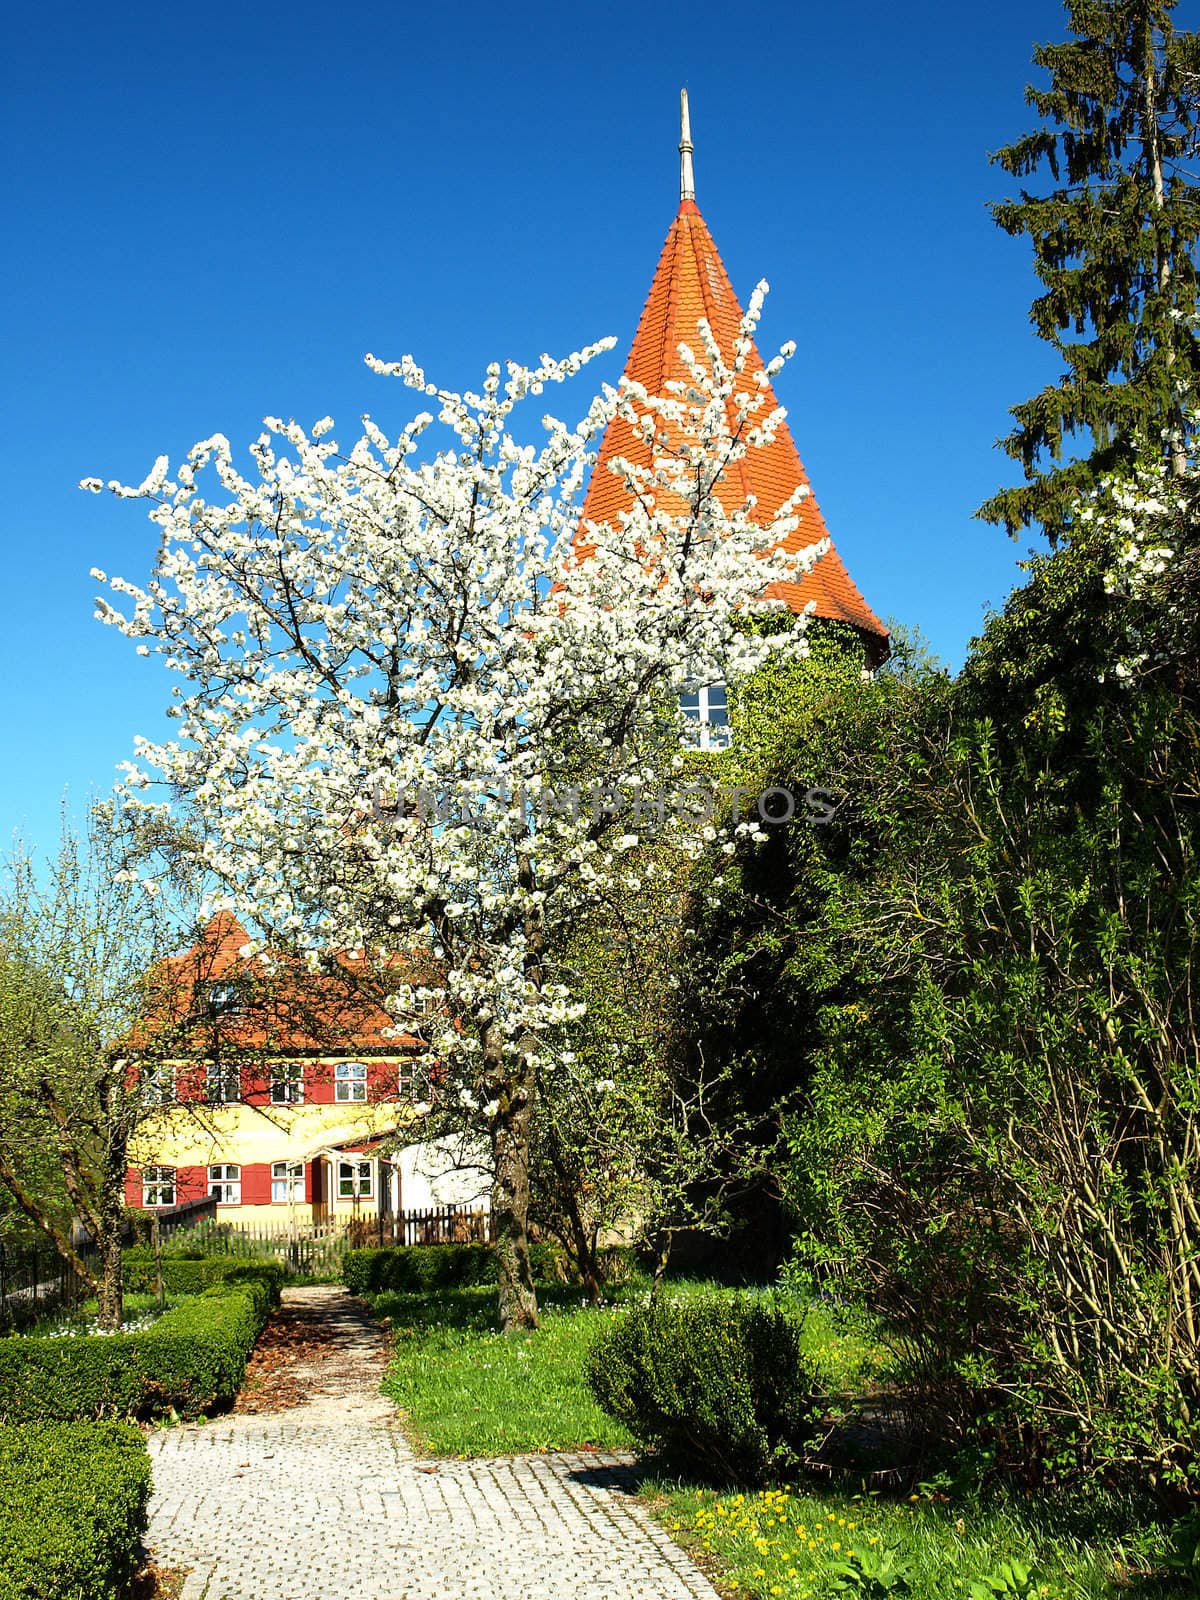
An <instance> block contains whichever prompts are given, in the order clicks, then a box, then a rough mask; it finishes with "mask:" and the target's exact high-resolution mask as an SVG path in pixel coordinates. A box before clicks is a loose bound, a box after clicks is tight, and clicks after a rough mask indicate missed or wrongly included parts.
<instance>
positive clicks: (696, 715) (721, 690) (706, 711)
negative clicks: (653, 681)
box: [679, 683, 732, 750]
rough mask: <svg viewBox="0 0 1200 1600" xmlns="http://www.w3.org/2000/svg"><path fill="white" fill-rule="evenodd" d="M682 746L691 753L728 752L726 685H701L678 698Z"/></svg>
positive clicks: (727, 699) (685, 691) (730, 733)
mask: <svg viewBox="0 0 1200 1600" xmlns="http://www.w3.org/2000/svg"><path fill="white" fill-rule="evenodd" d="M679 709H680V710H681V711H682V712H683V722H684V729H683V742H684V743H685V744H686V745H687V746H688V747H689V748H690V749H692V750H728V748H729V744H730V740H731V738H732V731H731V729H730V726H729V696H728V694H727V693H726V689H725V685H724V684H723V683H705V684H698V685H696V686H695V687H694V688H689V689H685V690H684V691H683V693H682V694H681V695H680V696H679Z"/></svg>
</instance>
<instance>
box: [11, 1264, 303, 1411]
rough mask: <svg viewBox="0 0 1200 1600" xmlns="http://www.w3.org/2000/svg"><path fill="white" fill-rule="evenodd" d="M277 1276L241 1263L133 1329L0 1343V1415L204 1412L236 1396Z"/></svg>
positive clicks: (13, 1338)
mask: <svg viewBox="0 0 1200 1600" xmlns="http://www.w3.org/2000/svg"><path fill="white" fill-rule="evenodd" d="M278 1295H279V1274H278V1272H277V1270H273V1269H272V1268H271V1267H269V1266H267V1267H262V1266H258V1265H244V1266H241V1267H239V1268H238V1269H237V1270H236V1271H235V1272H233V1273H231V1274H230V1275H229V1276H228V1277H227V1278H226V1279H225V1281H224V1282H223V1283H221V1284H220V1285H218V1286H217V1287H214V1288H211V1289H208V1290H206V1291H205V1292H204V1293H203V1294H200V1295H197V1296H196V1297H194V1298H192V1299H189V1300H185V1301H184V1302H183V1303H182V1304H181V1305H179V1306H177V1307H175V1308H174V1309H173V1310H171V1311H168V1312H166V1313H165V1314H164V1315H163V1316H161V1317H160V1318H159V1319H158V1321H157V1322H155V1323H154V1324H153V1325H152V1326H151V1327H150V1328H148V1329H146V1330H145V1331H143V1332H137V1333H118V1334H92V1335H86V1334H85V1335H81V1336H76V1337H61V1338H54V1337H46V1336H43V1337H23V1336H20V1335H10V1336H9V1337H7V1338H4V1339H0V1421H4V1422H43V1421H67V1420H74V1419H85V1418H100V1417H154V1416H167V1415H170V1414H172V1413H174V1414H176V1415H179V1416H200V1415H205V1414H207V1413H209V1412H211V1411H213V1410H216V1409H218V1408H220V1407H222V1406H226V1405H228V1404H230V1403H231V1402H232V1400H233V1398H234V1397H235V1395H236V1394H237V1391H238V1388H239V1386H240V1384H241V1381H242V1376H243V1374H244V1372H245V1370H246V1361H247V1358H248V1357H249V1354H250V1351H251V1350H252V1349H253V1348H254V1341H255V1340H256V1339H257V1338H258V1335H259V1333H260V1331H261V1330H262V1326H263V1324H264V1323H265V1321H266V1319H267V1316H268V1314H269V1312H270V1309H271V1306H272V1304H273V1303H276V1302H277V1300H278Z"/></svg>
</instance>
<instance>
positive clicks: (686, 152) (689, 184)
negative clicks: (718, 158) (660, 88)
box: [679, 89, 696, 201]
mask: <svg viewBox="0 0 1200 1600" xmlns="http://www.w3.org/2000/svg"><path fill="white" fill-rule="evenodd" d="M679 198H680V200H681V201H683V200H693V201H694V200H695V198H696V176H695V173H694V172H693V171H692V124H691V119H690V118H689V116H688V97H687V90H686V89H681V90H680V91H679Z"/></svg>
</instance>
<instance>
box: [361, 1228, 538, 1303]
mask: <svg viewBox="0 0 1200 1600" xmlns="http://www.w3.org/2000/svg"><path fill="white" fill-rule="evenodd" d="M529 1263H530V1266H531V1267H532V1268H533V1275H534V1277H535V1278H536V1279H537V1280H538V1282H539V1283H549V1282H559V1283H565V1282H569V1281H570V1273H569V1271H568V1269H567V1263H566V1256H565V1253H564V1252H563V1251H562V1250H560V1249H559V1248H558V1246H557V1245H553V1244H547V1243H546V1242H545V1241H543V1240H535V1241H534V1242H533V1243H532V1244H531V1245H530V1246H529ZM495 1281H496V1257H495V1254H494V1252H493V1250H492V1247H491V1245H487V1244H397V1245H385V1246H384V1247H383V1248H382V1249H378V1250H347V1252H346V1254H345V1256H344V1257H343V1259H342V1282H343V1283H344V1284H345V1285H346V1287H347V1289H349V1291H350V1293H351V1294H366V1295H370V1294H384V1293H392V1294H420V1293H423V1292H424V1291H426V1290H428V1289H471V1288H476V1287H478V1286H479V1285H481V1284H493V1283H495Z"/></svg>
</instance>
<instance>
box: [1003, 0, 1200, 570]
mask: <svg viewBox="0 0 1200 1600" xmlns="http://www.w3.org/2000/svg"><path fill="white" fill-rule="evenodd" d="M1174 7H1175V0H1066V10H1067V15H1068V18H1069V20H1070V27H1071V31H1072V33H1073V34H1074V35H1075V37H1074V38H1072V39H1069V40H1068V41H1067V42H1066V43H1063V44H1053V45H1039V46H1037V47H1036V48H1035V50H1034V56H1033V59H1034V62H1035V64H1036V65H1037V66H1039V67H1042V68H1044V69H1045V71H1046V73H1047V74H1048V76H1049V80H1050V81H1049V87H1048V88H1039V87H1037V86H1036V85H1034V84H1030V85H1028V86H1027V88H1026V91H1025V99H1026V103H1027V104H1028V105H1031V106H1032V107H1033V108H1034V109H1035V110H1036V111H1037V112H1038V113H1039V115H1040V116H1041V117H1042V118H1043V119H1045V120H1044V125H1043V126H1042V127H1040V128H1038V129H1037V130H1036V131H1034V132H1032V133H1028V134H1026V135H1025V136H1024V137H1023V138H1021V139H1018V140H1017V142H1016V143H1015V144H1011V145H1008V146H1007V147H1006V148H1004V149H1002V150H999V151H997V152H996V153H995V154H994V155H993V157H992V160H993V161H995V162H997V163H998V164H999V165H1000V166H1002V167H1003V168H1004V169H1005V171H1007V172H1010V173H1011V174H1012V175H1013V176H1014V177H1017V178H1024V177H1027V176H1029V175H1030V174H1031V173H1035V172H1037V171H1039V169H1043V168H1048V169H1049V174H1050V176H1051V178H1052V179H1053V182H1054V185H1055V187H1054V188H1053V189H1052V190H1051V191H1050V192H1049V193H1046V194H1041V195H1038V194H1031V193H1029V192H1028V191H1026V190H1025V189H1022V190H1021V194H1020V198H1019V199H1016V200H1012V199H1010V200H1005V201H1002V202H1000V203H999V204H997V205H994V206H993V207H992V214H993V216H994V217H995V219H996V221H997V223H998V224H999V226H1000V227H1002V228H1003V229H1004V230H1005V231H1006V232H1007V233H1010V234H1013V235H1019V234H1028V235H1029V238H1030V240H1031V241H1032V244H1033V252H1034V267H1035V271H1036V272H1037V275H1038V277H1039V279H1040V280H1041V282H1042V283H1043V285H1044V286H1045V292H1044V293H1042V294H1040V295H1038V297H1037V298H1036V299H1035V300H1034V302H1033V305H1032V306H1031V308H1030V321H1031V322H1032V323H1033V326H1034V327H1035V328H1036V330H1037V332H1038V334H1039V336H1040V337H1041V338H1043V339H1045V340H1047V341H1048V342H1049V343H1050V344H1052V345H1053V346H1054V348H1055V349H1056V350H1057V351H1058V352H1059V353H1060V355H1061V356H1062V358H1063V361H1064V363H1065V371H1064V372H1063V374H1062V376H1061V377H1060V378H1059V379H1058V381H1057V382H1055V383H1050V384H1047V386H1046V387H1045V388H1044V389H1042V390H1041V392H1040V393H1038V394H1036V395H1034V396H1033V398H1032V399H1030V400H1026V401H1025V402H1023V404H1021V405H1018V406H1014V407H1013V408H1012V413H1011V414H1012V416H1013V417H1015V418H1016V424H1017V425H1016V427H1015V428H1014V429H1013V431H1012V432H1011V433H1010V434H1009V435H1008V436H1007V438H1005V439H1003V440H1001V441H1000V443H1001V445H1002V447H1003V448H1004V450H1005V451H1006V452H1007V453H1008V454H1009V455H1010V456H1012V457H1013V459H1014V460H1016V461H1019V462H1020V463H1021V466H1022V467H1023V469H1024V473H1025V480H1026V481H1025V482H1024V483H1023V484H1020V485H1019V486H1017V487H1015V488H1010V489H1002V490H1001V491H1000V492H999V493H998V494H996V495H993V496H992V498H991V499H990V500H987V501H986V502H985V503H984V504H983V505H982V506H981V507H980V508H979V511H978V513H977V515H979V516H980V517H982V518H983V519H984V520H985V521H988V522H996V523H1003V524H1004V526H1005V527H1006V528H1007V529H1008V531H1009V533H1010V534H1013V535H1014V536H1015V535H1016V533H1017V532H1018V530H1019V529H1021V528H1025V527H1028V526H1029V525H1030V524H1031V523H1034V522H1037V523H1040V524H1041V525H1042V527H1043V528H1044V529H1045V530H1046V533H1047V534H1048V535H1049V537H1050V539H1051V541H1052V542H1053V541H1054V540H1055V539H1057V537H1058V536H1059V535H1060V534H1061V533H1062V532H1063V530H1064V529H1065V528H1066V527H1067V526H1068V525H1069V523H1070V516H1071V507H1072V505H1073V504H1074V503H1075V501H1076V500H1077V499H1078V497H1079V496H1080V495H1081V494H1082V493H1085V492H1086V491H1087V490H1088V489H1090V488H1091V487H1092V486H1093V484H1095V483H1096V481H1097V480H1098V479H1099V478H1100V477H1102V476H1103V475H1104V474H1105V473H1106V472H1110V471H1112V470H1114V469H1118V468H1120V467H1121V466H1122V465H1124V464H1125V463H1126V462H1128V461H1129V460H1130V459H1131V458H1133V457H1134V456H1139V457H1141V458H1143V459H1144V458H1145V457H1146V456H1147V455H1149V456H1150V457H1152V458H1160V459H1164V460H1166V461H1167V462H1169V464H1170V468H1171V470H1172V471H1173V472H1174V473H1177V474H1182V473H1183V472H1184V471H1185V469H1186V457H1185V453H1184V446H1183V436H1184V432H1185V415H1186V412H1187V410H1188V408H1189V406H1190V405H1193V404H1195V399H1196V395H1195V384H1196V379H1197V376H1198V374H1200V340H1198V338H1197V332H1196V328H1195V324H1194V321H1193V320H1192V319H1193V318H1194V316H1195V313H1196V303H1197V271H1196V243H1197V239H1198V237H1200V188H1197V186H1196V184H1194V183H1193V182H1191V181H1190V176H1189V173H1188V172H1187V170H1186V167H1187V165H1188V164H1189V158H1192V157H1194V156H1195V153H1196V145H1197V130H1198V125H1200V116H1198V101H1200V35H1197V34H1194V33H1177V32H1176V31H1175V30H1174V28H1173V27H1172V23H1171V12H1172V11H1173V10H1174ZM1077 436H1078V438H1079V444H1078V445H1077V446H1076V448H1075V449H1073V450H1072V449H1069V448H1068V441H1071V440H1074V439H1075V438H1076V437H1077Z"/></svg>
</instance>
